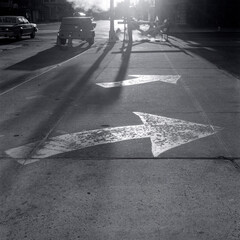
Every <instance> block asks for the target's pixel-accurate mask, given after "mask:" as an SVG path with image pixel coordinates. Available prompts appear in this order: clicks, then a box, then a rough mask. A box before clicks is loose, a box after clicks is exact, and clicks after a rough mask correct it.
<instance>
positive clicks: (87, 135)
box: [6, 112, 221, 159]
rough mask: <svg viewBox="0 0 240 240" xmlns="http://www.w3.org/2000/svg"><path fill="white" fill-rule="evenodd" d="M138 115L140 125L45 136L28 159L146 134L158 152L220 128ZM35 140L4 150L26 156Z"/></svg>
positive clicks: (10, 154)
mask: <svg viewBox="0 0 240 240" xmlns="http://www.w3.org/2000/svg"><path fill="white" fill-rule="evenodd" d="M134 113H135V114H136V115H138V116H139V117H140V119H141V120H142V122H143V124H142V125H132V126H123V127H115V128H104V129H97V130H90V131H84V132H77V133H72V134H64V135H61V136H57V137H52V138H50V139H48V140H47V141H46V142H45V143H44V144H42V145H40V149H38V150H37V151H35V153H34V155H33V156H32V157H31V158H32V159H42V158H47V157H50V156H53V155H56V154H60V153H65V152H70V151H75V150H79V149H83V148H87V147H92V146H96V145H100V144H107V143H115V142H120V141H124V140H131V139H140V138H150V139H151V142H152V154H153V156H154V157H157V156H159V154H161V153H163V152H165V151H167V150H169V149H171V148H174V147H177V146H180V145H182V144H186V143H189V142H192V141H194V140H197V139H199V138H203V137H207V136H210V135H212V134H215V133H216V132H218V131H220V130H221V128H219V127H215V126H211V125H203V124H198V123H192V122H187V121H183V120H179V119H173V118H166V117H161V116H157V115H153V114H147V113H140V112H134ZM37 145H39V142H35V143H30V144H27V145H24V146H20V147H17V148H12V149H9V150H7V151H6V153H7V154H8V155H9V156H11V157H12V158H18V159H21V158H27V157H29V155H31V151H32V149H33V148H34V147H36V146H37Z"/></svg>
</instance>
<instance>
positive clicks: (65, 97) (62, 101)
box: [8, 44, 114, 158]
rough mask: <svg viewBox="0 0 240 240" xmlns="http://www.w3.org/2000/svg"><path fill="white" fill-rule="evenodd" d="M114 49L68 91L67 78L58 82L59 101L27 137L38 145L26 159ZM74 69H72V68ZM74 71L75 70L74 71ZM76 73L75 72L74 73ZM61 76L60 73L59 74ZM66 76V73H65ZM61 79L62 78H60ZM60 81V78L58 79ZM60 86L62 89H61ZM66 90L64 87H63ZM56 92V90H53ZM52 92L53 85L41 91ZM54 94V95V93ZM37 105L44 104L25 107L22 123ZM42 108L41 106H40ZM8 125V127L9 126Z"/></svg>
mask: <svg viewBox="0 0 240 240" xmlns="http://www.w3.org/2000/svg"><path fill="white" fill-rule="evenodd" d="M113 47H114V44H110V45H108V46H107V47H106V48H105V49H104V51H103V52H102V54H101V55H100V56H99V57H98V58H97V59H96V61H95V62H94V63H93V65H92V66H91V67H90V68H89V69H88V70H87V71H86V73H85V74H83V75H82V76H81V77H80V79H79V80H78V81H74V82H72V83H69V86H68V87H69V89H68V91H63V89H61V88H64V86H65V85H66V80H68V79H69V76H68V77H67V78H66V77H64V78H62V80H61V81H62V83H61V82H58V84H57V85H58V90H57V92H58V93H59V96H60V97H59V99H58V101H57V102H56V103H55V107H54V109H53V110H52V114H51V115H50V116H49V117H48V118H47V119H44V120H42V121H41V122H39V123H38V125H36V128H35V129H33V131H32V134H31V135H30V136H29V137H28V139H29V141H30V142H32V141H33V139H35V140H38V143H36V146H35V148H34V149H32V151H31V152H30V153H29V155H28V156H26V158H30V157H31V156H32V154H34V152H35V150H36V149H38V148H39V147H40V146H41V144H42V143H44V141H45V140H46V139H47V137H48V135H49V134H50V133H51V131H52V129H54V127H55V126H56V125H57V124H58V123H59V121H60V120H61V119H62V117H63V116H64V114H65V113H66V111H67V110H68V108H69V107H70V106H72V103H73V102H74V101H76V98H78V97H79V95H81V94H84V89H85V88H84V86H85V85H86V84H87V83H88V82H89V80H90V78H91V77H92V76H93V75H94V73H95V72H96V71H97V70H98V69H99V66H100V64H101V62H102V61H103V60H104V59H105V57H106V56H107V54H108V53H109V51H111V49H112V48H113ZM73 68H74V67H73ZM75 70H76V69H75ZM75 70H74V69H69V70H68V72H69V73H70V74H74V71H75ZM75 72H76V71H75ZM59 74H60V75H62V73H59ZM65 74H67V73H65ZM61 77H62V76H61ZM59 79H60V78H59ZM61 86H62V87H61ZM65 88H66V87H65ZM54 90H55V91H56V89H55V88H54ZM51 91H53V85H50V86H49V85H48V86H47V87H46V88H45V89H44V90H43V91H42V93H43V95H45V94H48V93H49V92H51ZM55 94H56V93H55ZM39 104H40V105H42V104H44V103H39V101H35V102H34V103H32V104H31V105H29V106H27V112H26V109H25V114H24V116H25V119H21V121H22V122H25V121H26V122H27V121H28V119H29V118H30V116H33V115H35V114H36V113H37V110H35V109H42V108H41V106H40V107H39ZM42 107H43V106H42ZM9 124H10V125H9ZM11 124H14V122H12V123H9V122H8V126H10V127H11Z"/></svg>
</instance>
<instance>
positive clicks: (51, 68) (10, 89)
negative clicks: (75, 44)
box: [0, 45, 94, 97]
mask: <svg viewBox="0 0 240 240" xmlns="http://www.w3.org/2000/svg"><path fill="white" fill-rule="evenodd" d="M92 46H94V45H92ZM90 49H91V48H89V49H87V50H86V51H84V52H82V53H80V54H78V55H76V56H74V57H72V58H70V59H68V60H66V61H64V62H61V63H58V64H56V65H55V66H53V67H50V68H49V69H47V70H45V71H43V72H42V73H40V74H37V75H35V76H33V77H31V78H29V79H27V80H25V81H24V82H22V83H19V84H17V85H16V86H14V87H12V88H9V89H8V90H6V91H4V92H2V93H0V97H1V96H3V95H5V94H7V93H9V92H11V91H13V90H14V89H16V88H18V87H20V86H22V85H24V84H26V83H28V82H31V81H32V80H34V79H35V78H38V77H40V76H42V75H44V74H45V73H48V72H50V71H52V70H53V69H55V68H57V67H60V66H62V65H63V64H65V63H68V62H70V61H72V60H73V59H75V58H78V57H79V56H81V55H82V54H84V53H86V52H87V51H89V50H90Z"/></svg>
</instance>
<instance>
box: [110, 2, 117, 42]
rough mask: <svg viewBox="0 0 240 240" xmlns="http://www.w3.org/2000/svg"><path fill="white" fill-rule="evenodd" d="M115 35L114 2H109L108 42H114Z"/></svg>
mask: <svg viewBox="0 0 240 240" xmlns="http://www.w3.org/2000/svg"><path fill="white" fill-rule="evenodd" d="M116 40H117V38H116V34H115V31H114V0H110V31H109V42H116Z"/></svg>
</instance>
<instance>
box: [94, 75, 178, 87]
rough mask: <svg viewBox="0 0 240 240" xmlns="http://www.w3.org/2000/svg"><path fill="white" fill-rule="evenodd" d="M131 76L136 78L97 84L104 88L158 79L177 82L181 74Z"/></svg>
mask: <svg viewBox="0 0 240 240" xmlns="http://www.w3.org/2000/svg"><path fill="white" fill-rule="evenodd" d="M129 77H134V78H133V79H128V80H124V81H120V82H105V83H96V84H97V85H98V86H101V87H104V88H113V87H124V86H131V85H137V84H143V83H150V82H157V81H160V82H166V83H172V84H176V83H177V81H178V79H179V78H180V77H181V76H179V75H129Z"/></svg>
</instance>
